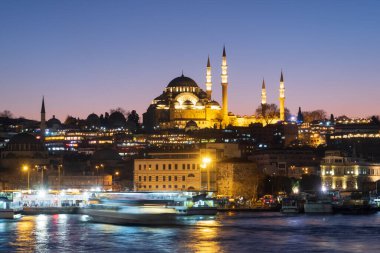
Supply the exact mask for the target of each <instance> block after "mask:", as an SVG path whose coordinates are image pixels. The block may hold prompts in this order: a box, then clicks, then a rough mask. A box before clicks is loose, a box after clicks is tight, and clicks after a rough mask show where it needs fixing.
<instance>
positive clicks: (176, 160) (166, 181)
mask: <svg viewBox="0 0 380 253" xmlns="http://www.w3.org/2000/svg"><path fill="white" fill-rule="evenodd" d="M216 157H217V152H216V150H213V149H201V150H198V151H192V152H191V151H187V152H170V153H149V154H148V157H147V158H141V159H135V164H134V185H135V189H136V190H137V191H185V190H194V191H199V190H211V191H215V190H216V182H215V181H216V175H215V174H216V172H215V169H216V168H215V162H216Z"/></svg>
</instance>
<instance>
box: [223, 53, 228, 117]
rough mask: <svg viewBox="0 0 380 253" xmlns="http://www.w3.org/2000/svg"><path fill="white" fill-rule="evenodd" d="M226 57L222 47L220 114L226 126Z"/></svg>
mask: <svg viewBox="0 0 380 253" xmlns="http://www.w3.org/2000/svg"><path fill="white" fill-rule="evenodd" d="M227 67H228V66H227V56H226V47H223V57H222V74H221V79H222V113H223V121H224V123H225V124H228V92H227V88H228V75H227Z"/></svg>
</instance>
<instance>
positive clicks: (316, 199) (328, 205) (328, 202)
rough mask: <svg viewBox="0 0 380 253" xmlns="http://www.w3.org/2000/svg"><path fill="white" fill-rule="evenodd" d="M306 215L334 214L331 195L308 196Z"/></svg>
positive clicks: (305, 206)
mask: <svg viewBox="0 0 380 253" xmlns="http://www.w3.org/2000/svg"><path fill="white" fill-rule="evenodd" d="M304 211H305V213H333V200H332V198H331V196H329V195H319V196H315V195H314V196H307V197H306V201H305V203H304Z"/></svg>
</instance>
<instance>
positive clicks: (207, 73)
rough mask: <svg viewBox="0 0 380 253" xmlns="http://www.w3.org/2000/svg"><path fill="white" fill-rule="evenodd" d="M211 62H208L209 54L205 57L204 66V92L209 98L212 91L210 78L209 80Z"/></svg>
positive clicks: (209, 98)
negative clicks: (205, 63) (205, 65)
mask: <svg viewBox="0 0 380 253" xmlns="http://www.w3.org/2000/svg"><path fill="white" fill-rule="evenodd" d="M211 77H212V76H211V64H210V56H208V58H207V67H206V93H207V99H208V100H211V93H212V80H211Z"/></svg>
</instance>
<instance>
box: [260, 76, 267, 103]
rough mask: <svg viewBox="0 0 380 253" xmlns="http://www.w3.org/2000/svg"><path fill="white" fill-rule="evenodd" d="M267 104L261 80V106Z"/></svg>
mask: <svg viewBox="0 0 380 253" xmlns="http://www.w3.org/2000/svg"><path fill="white" fill-rule="evenodd" d="M266 103H267V90H266V88H265V80H264V78H263V84H262V85H261V104H262V105H265V104H266Z"/></svg>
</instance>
